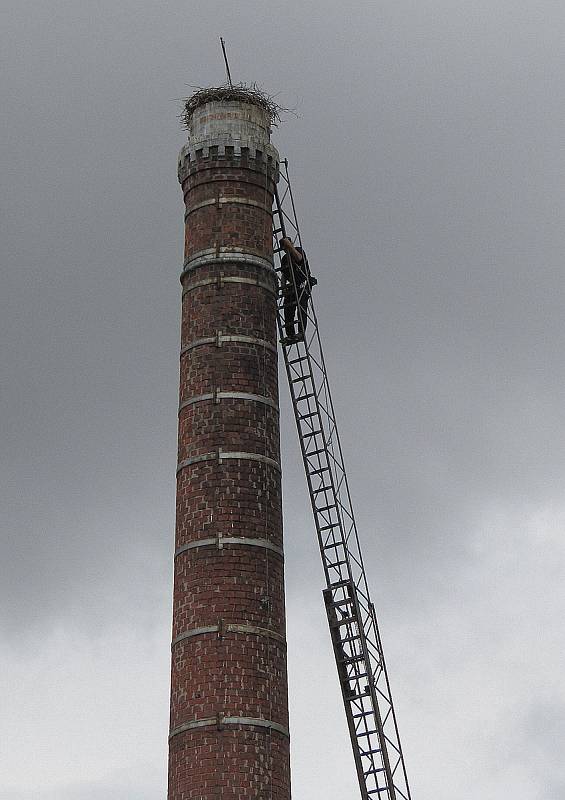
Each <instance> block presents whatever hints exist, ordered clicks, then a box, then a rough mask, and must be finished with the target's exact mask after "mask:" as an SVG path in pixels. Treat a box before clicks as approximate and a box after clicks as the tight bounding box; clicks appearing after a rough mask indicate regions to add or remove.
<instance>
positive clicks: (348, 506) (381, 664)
mask: <svg viewBox="0 0 565 800" xmlns="http://www.w3.org/2000/svg"><path fill="white" fill-rule="evenodd" d="M284 167H285V181H286V185H287V193H288V196H289V198H290V203H291V207H292V212H293V218H294V223H293V226H294V228H295V230H296V233H297V236H298V240H299V242H300V246H302V238H301V235H300V227H299V224H298V216H297V213H296V206H295V203H294V195H293V192H292V186H291V184H290V178H289V175H288V160H286V159H285V161H284ZM277 201H278V198H277ZM281 219H282V218H281ZM309 308H311V309H312V322H313V327H314V331H315V334H314V335H315V337H316V339H317V342H316V343H317V345H318V351H319V357H320V364H319V365H317V366H318V369H319V370H320V372H322V373H323V374H324V377H325V384H324V385H325V391H326V401H327V409H328V410H327V412H326V414H327V417H328V419H330V420H331V421H332V423H333V427H334V432H335V440H336V443H337V451H338V456H336V455H335V452H334V451H333V447H332V455H333V456H334V461H335V464H336V466H338V469H339V470H340V471H341V473H342V477H343V480H340V488H339V489H338V499H339V500H340V501H341V506H342V508H343V509H344V510H345V511H346V513H347V512H348V516H349V517H350V518H351V520H352V526H351V531H350V535H351V533H353V537H354V545H355V546H354V556H355V558H354V559H353V560H354V561H356V562H357V565H358V575H356V576H355V578H356V580H355V585H356V586H358V588H359V590H360V591H361V594H362V595H363V596H364V599H365V600H366V603H367V606H368V608H367V609H365V611H366V613H365V615H363V616H364V617H365V618H364V619H363V618H361V619H362V626H363V629H364V631H365V633H366V635H367V636H368V638H369V639H370V640H372V638H373V637H372V636H371V629H372V630H373V631H374V636H375V644H376V650H377V653H378V661H377V665H376V667H375V668H374V673H375V674H376V672H377V670H378V669H380V671H381V673H382V675H383V676H384V680H385V684H386V695H385V696H386V698H387V700H388V703H389V704H390V709H391V711H392V720H393V726H394V733H395V739H396V741H397V743H398V749H399V751H400V753H401V754H402V751H401V748H400V735H399V731H398V722H397V719H396V713H395V710H394V705H393V700H392V692H391V688H390V681H389V678H388V671H387V669H386V662H385V658H384V651H383V648H382V643H381V637H380V631H379V626H378V620H377V616H376V612H375V607H374V604H373V603H372V602H371V600H370V593H369V585H368V581H367V576H366V571H365V565H364V560H363V553H362V550H361V543H360V540H359V534H358V531H357V525H356V523H355V519H354V515H353V504H352V501H351V492H350V489H349V482H348V480H347V473H346V470H345V462H344V458H343V450H342V446H341V439H340V437H339V430H338V427H337V422H336V418H335V410H334V405H333V398H332V395H331V391H330V388H329V382H328V380H327V371H326V364H325V358H324V353H323V348H322V342H321V339H320V335H319V328H318V320H317V316H316V311H315V307H314V302H313V299H312V298H310V302H309ZM312 338H314V337H312ZM332 438H333V437H332ZM340 478H341V476H340ZM342 483H343V486H344V489H345V495H346V500H345V502H344V501H342V500H341V484H342ZM349 538H350V536H348V538H347V540H346V548H347V550H348V551H351V549H352V548H351V547H350V544H349ZM352 554H353V553H352ZM350 572H352V569H351V567H350ZM358 584H359V585H358ZM367 658H368V663H369V664H371V665H372V664H373V661H374V656H372V654H371V653H370V652H369V651H368V650H367ZM401 761H402V770H403V776H404V780H405V783H406V788H407V791H408V797H410V790H409V788H408V777H407V774H406V766H405V763H404V758H403V757H401Z"/></svg>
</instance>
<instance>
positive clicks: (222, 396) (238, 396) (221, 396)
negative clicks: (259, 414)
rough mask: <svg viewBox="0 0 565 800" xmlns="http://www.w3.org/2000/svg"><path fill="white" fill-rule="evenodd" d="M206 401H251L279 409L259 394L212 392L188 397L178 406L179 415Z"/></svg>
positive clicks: (272, 401) (268, 398)
mask: <svg viewBox="0 0 565 800" xmlns="http://www.w3.org/2000/svg"><path fill="white" fill-rule="evenodd" d="M207 400H213V401H214V402H215V403H219V402H220V400H251V401H252V402H254V403H262V404H263V405H265V406H270V407H271V408H274V409H275V411H277V412H278V410H279V407H278V405H277V404H276V403H275V401H274V400H271V398H270V397H264V396H263V395H261V394H250V393H249V392H217V391H216V392H213V393H212V394H198V395H195V396H194V397H189V398H187V399H186V400H183V401H182V403H181V404H180V405H179V414H180V412H181V411H182V410H183V408H187V407H188V406H193V405H194V404H195V403H204V402H206V401H207Z"/></svg>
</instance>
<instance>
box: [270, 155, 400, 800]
mask: <svg viewBox="0 0 565 800" xmlns="http://www.w3.org/2000/svg"><path fill="white" fill-rule="evenodd" d="M284 163H285V171H286V176H283V177H284V179H285V181H286V183H287V188H286V189H285V193H284V196H286V195H288V196H289V197H290V200H291V204H292V211H293V216H294V222H293V221H292V220H291V219H290V217H289V215H288V214H286V212H283V210H282V209H281V208H280V203H279V197H278V194H277V195H276V198H277V210H278V215H279V225H280V227H279V230H278V231H277V233H278V232H282V233H283V235H285V224H284V221H285V219H287V220H289V221H290V222H291V224H292V226H293V228H294V230H295V236H294V237H293V238H295V240H296V237H298V241H299V243H301V238H300V231H299V227H298V222H297V220H296V209H295V207H294V198H293V196H292V189H291V187H290V182H289V180H288V164H287V162H284ZM276 244H277V243H275V250H276V251H277V252H278V253H279V257H280V249H279V248H277V246H276ZM293 279H294V276H293ZM294 283H295V286H294V290H295V293H296V300H297V302H298V301H299V292H298V291H297V287H296V282H295V281H294ZM282 307H283V306H282V305H281V306H280V307H279V312H280V311H281V310H282ZM308 309H309V310H311V313H309V314H308V319H309V321H311V322H312V328H311V329H312V330H313V332H312V334H311V336H310V337H308V338H309V340H310V341H309V343H308V341H306V342H305V354H304V356H301V357H300V358H299V359H298V360H299V361H302V362H306V363H307V364H308V367H309V372H310V375H309V378H310V380H311V382H312V384H313V386H314V387H315V390H316V396H315V398H314V400H315V406H316V411H317V416H318V417H319V419H320V425H319V431H318V433H319V435H321V438H322V442H323V445H324V447H325V448H326V453H328V454H329V455H330V456H331V461H330V459H326V461H327V463H326V465H325V467H324V471H327V472H328V475H329V476H330V484H331V485H330V486H328V487H327V490H328V491H333V492H334V494H335V509H336V514H337V516H338V522H339V530H340V532H341V534H342V536H343V538H344V541H343V543H338V544H336V543H335V542H334V543H332V544H330V545H329V546H330V547H333V548H335V549H337V547H338V546H340V545H342V546H343V550H344V553H343V559H341V557H338V558H339V559H340V561H342V562H343V561H344V562H345V563H341V564H339V566H338V574H339V575H340V577H341V576H342V575H344V573H345V574H348V575H349V576H350V577H351V586H352V587H353V592H354V598H355V604H356V608H357V611H356V614H357V618H358V619H359V626H360V628H361V631H362V635H361V636H360V642H361V646H362V650H363V661H365V663H366V667H365V669H366V673H367V675H368V676H369V678H370V680H369V681H368V687H369V689H370V693H371V695H372V705H373V706H374V709H373V711H374V713H375V715H376V722H377V726H376V727H377V732H378V733H379V738H381V739H382V741H381V747H380V751H381V757H382V758H383V760H384V762H385V764H384V771H386V773H387V774H388V780H389V784H390V786H389V788H390V791H391V794H390V797H391V800H394V797H395V795H394V791H395V788H396V789H397V790H398V792H399V795H400V796H401V797H403V798H407V800H409V798H410V794H409V789H408V781H407V776H406V770H405V765H404V759H403V756H402V751H401V749H400V740H399V735H398V726H397V722H396V715H395V712H394V707H393V705H392V696H391V693H390V684H389V680H388V674H387V672H386V666H385V663H384V658H383V651H382V646H381V642H380V634H379V631H378V626H377V620H376V614H375V610H374V606H373V604H372V603H371V601H370V596H369V589H368V582H367V578H366V573H365V568H364V563H363V557H362V552H361V547H360V543H359V537H358V533H357V527H356V524H355V519H354V516H353V511H352V503H351V496H350V491H349V486H348V482H347V474H346V472H345V467H344V463H343V452H342V448H341V442H340V438H339V431H338V428H337V424H336V419H335V412H334V407H333V400H332V397H331V392H330V388H329V383H328V380H327V372H326V367H325V359H324V356H323V349H322V344H321V340H320V336H319V329H318V324H317V317H316V313H315V308H314V304H313V302H312V299H311V298H310V301H309V303H308ZM278 323H279V328H280V327H281V326H282V317H281V314H280V313H279V315H278ZM281 336H282V331H281ZM305 338H306V337H305ZM312 345H315V348H313V349H315V350H317V351H318V352H317V354H316V355H314V354H311V353H310V349H311V348H312ZM297 351H300V348H298V347H297ZM283 352H284V355H285V365H286V367H287V376H288V378H289V384H290V387H291V394H292V395H293V398H292V399H293V407H294V410H295V416H296V421H297V425H298V428H299V434H300V436H299V439H300V444H301V448H302V453H303V459H304V462H305V466H306V467H307V469H306V472H307V480H308V486H309V491H310V494H311V498H312V505H313V510H314V518H315V522H316V528H317V532H318V539H319V544H320V549H321V552H322V561H323V565H324V571H325V574H326V582H327V583H330V581H331V576H330V574H329V570H330V569H331V568H333V569H335V568H336V567H335V565H333V566H332V565H331V563H330V562H328V559H327V557H326V553H325V549H326V548H327V547H328V539H329V537H328V539H326V542H324V538H323V535H322V531H321V530H320V528H321V527H322V526H321V525H320V519H319V516H320V515H319V510H318V508H317V507H316V502H315V495H314V494H313V492H315V491H316V489H315V488H314V486H313V484H312V476H311V475H310V471H309V469H308V467H309V464H308V453H307V451H306V449H305V448H304V442H303V436H304V433H303V430H302V424H301V423H302V420H301V418H300V415H299V412H298V408H297V398H296V396H295V394H296V393H295V391H294V384H293V383H292V375H291V371H290V366H289V363H288V362H289V359H288V356H287V352H286V349H283ZM318 354H319V355H318ZM316 356H317V357H316ZM312 362H313V364H312ZM303 366H304V364H303ZM313 366H314V368H313ZM316 373H319V376H320V377H321V381H320V382H317V381H316V379H315V375H316ZM322 391H323V394H324V397H323V401H322V400H321V398H320V396H319V395H320V394H321V393H322ZM298 402H300V398H298ZM310 416H312V415H310ZM324 423H325V424H324ZM328 430H329V434H328V433H327V431H328ZM306 435H308V434H306ZM313 438H314V439H315V438H316V437H313ZM334 441H335V444H336V446H334ZM331 462H333V464H332V463H331ZM343 515H345V516H346V517H347V518H348V519H349V520H350V522H349V523H348V527H347V528H346V527H345V526H344V524H343V519H342V517H343ZM335 527H336V526H334V527H333V528H331V529H330V530H331V531H332V532H333V531H334V530H335ZM334 538H335V534H334ZM350 542H351V544H352V545H353V547H351V546H350ZM351 562H353V566H354V567H355V569H354V570H353V569H352V563H351ZM328 564H329V566H328ZM343 567H345V569H343ZM330 585H331V583H330ZM375 651H376V652H375ZM375 662H376V664H375ZM338 667H339V665H338ZM383 675H384V679H385V687H384V690H382V689H380V688H379V686H378V681H379V679H380V678H381V676H383ZM353 677H354V676H352V679H353ZM377 694H378V695H379V696H380V697H381V698H382V700H384V701H385V706H386V708H384V709H383V711H384V712H385V714H384V718H383V719H382V720H381V717H380V712H379V702H378V697H377ZM344 700H345V698H344ZM345 705H346V711H347V706H348V704H347V703H346V704H345ZM390 718H391V719H392V720H393V726H394V730H393V738H392V739H391V737H390V735H386V733H385V731H384V725H386V723H387V722H388V720H389V719H390ZM349 722H350V721H349V717H348V724H349ZM386 742H388V743H389V744H390V745H391V746H392V748H393V750H394V751H395V752H397V753H398V754H399V761H398V762H397V763H396V764H395V766H394V768H391V765H390V762H389V759H388V752H387V748H386ZM354 751H355V747H354ZM399 763H401V764H402V773H403V777H404V781H405V786H406V792H407V794H405V793H404V791H402V790H401V789H400V787H395V785H394V773H395V772H396V770H397V767H398V765H399ZM356 765H357V766H358V763H357V757H356ZM367 774H368V773H367ZM377 791H380V790H378V789H377Z"/></svg>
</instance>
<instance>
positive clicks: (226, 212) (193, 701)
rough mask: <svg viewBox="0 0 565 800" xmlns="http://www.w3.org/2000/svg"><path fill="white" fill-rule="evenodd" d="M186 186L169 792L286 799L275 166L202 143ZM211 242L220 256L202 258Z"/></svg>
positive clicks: (184, 796)
mask: <svg viewBox="0 0 565 800" xmlns="http://www.w3.org/2000/svg"><path fill="white" fill-rule="evenodd" d="M182 188H183V193H184V197H185V203H186V209H187V215H186V237H185V260H187V266H188V269H185V271H184V272H183V276H182V285H183V308H182V330H181V360H180V411H179V443H178V461H179V466H180V469H179V471H178V474H177V522H176V556H175V583H174V599H173V646H172V676H171V734H172V735H171V737H170V757H169V794H168V797H169V800H212V798H214V799H219V798H230V799H233V800H235V798H237V799H238V800H248V799H249V800H251V798H253V800H267V799H268V800H289V798H290V769H289V739H288V734H287V730H288V697H287V677H286V644H285V611H284V574H283V558H282V552H281V549H282V509H281V480H280V469H279V466H278V464H279V463H280V451H279V419H278V386H277V353H276V345H277V338H276V325H275V322H276V295H275V292H276V279H275V276H274V273H273V272H272V271H270V270H269V269H267V268H265V267H264V266H261V265H260V264H257V263H253V257H254V256H255V257H259V258H262V259H267V260H269V259H270V255H271V247H272V245H271V217H270V213H269V212H270V209H271V206H272V193H273V173H272V169H271V168H270V167H269V168H268V167H267V164H266V163H265V162H264V161H262V160H257V161H256V160H255V159H248V158H241V157H227V158H226V157H224V158H212V159H210V158H201V159H198V160H197V161H194V162H192V163H191V165H190V168H189V169H188V170H187V174H185V179H184V181H183V184H182ZM209 201H212V202H211V203H210V202H209ZM224 248H235V250H236V252H237V253H239V258H241V253H244V254H247V255H248V259H247V260H245V258H244V259H243V260H236V259H235V258H233V256H230V254H229V252H226V251H225V249H224ZM210 250H211V254H210V253H208V258H210V257H213V256H214V255H216V256H220V257H221V259H222V261H220V262H216V261H212V262H211V263H199V264H198V262H197V261H195V259H198V258H199V254H201V253H202V251H210ZM230 258H231V259H232V260H228V259H230ZM191 259H192V262H193V264H196V266H193V264H191ZM234 279H235V280H234ZM242 279H243V281H244V282H241V280H242ZM225 337H234V338H235V341H230V340H229V339H226V338H225ZM242 337H243V338H242ZM249 337H251V339H250V338H249ZM200 340H203V341H200ZM226 392H227V393H234V392H235V393H244V394H249V395H254V396H255V397H254V398H246V397H245V398H241V397H235V398H234V397H224V396H222V393H226ZM195 398H197V400H196V402H191V401H194V399H195ZM224 454H225V455H226V456H227V457H224ZM231 454H247V455H248V456H249V457H247V458H245V457H232V455H231ZM194 458H196V459H199V458H200V459H202V460H197V461H194V462H192V461H191V459H194ZM187 462H188V463H187ZM234 537H235V538H243V539H246V540H252V541H251V542H249V541H247V542H243V543H242V542H240V543H235V542H233V541H230V540H232V539H233V538H234ZM195 542H199V544H198V546H196V547H193V546H191V545H192V544H193V543H195ZM242 718H244V719H242ZM259 721H262V722H263V724H262V725H261V724H259ZM195 722H196V723H198V722H199V723H201V725H199V726H195V725H194V723H195Z"/></svg>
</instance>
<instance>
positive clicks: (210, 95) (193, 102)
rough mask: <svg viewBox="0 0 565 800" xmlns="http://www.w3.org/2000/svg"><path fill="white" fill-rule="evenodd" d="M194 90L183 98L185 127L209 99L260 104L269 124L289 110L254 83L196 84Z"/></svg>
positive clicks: (182, 120)
mask: <svg viewBox="0 0 565 800" xmlns="http://www.w3.org/2000/svg"><path fill="white" fill-rule="evenodd" d="M195 88H196V91H195V92H194V94H192V95H191V96H190V97H187V98H186V99H185V100H183V110H182V113H181V114H180V120H181V122H182V124H183V125H184V127H185V128H188V127H189V125H190V118H191V116H192V113H193V112H194V111H195V110H196V109H197V108H198V107H199V106H202V105H204V103H207V102H208V101H210V100H239V101H240V102H242V103H251V104H253V105H256V106H260V107H261V108H262V109H264V110H265V111H266V112H267V114H268V115H269V119H270V121H271V125H277V124H278V123H279V122H280V121H281V114H284V113H285V112H287V111H289V109H288V108H283V107H282V106H280V105H279V104H278V103H276V102H275V100H274V99H273V98H272V97H271V96H270V95H268V94H267V93H266V92H264V91H263V90H262V89H260V88H259V87H258V86H257V84H256V83H253V84H251V85H250V86H247V85H246V84H244V83H238V84H236V85H235V86H228V85H226V86H210V87H208V88H205V87H201V86H197V87H195Z"/></svg>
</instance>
